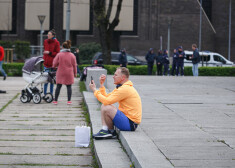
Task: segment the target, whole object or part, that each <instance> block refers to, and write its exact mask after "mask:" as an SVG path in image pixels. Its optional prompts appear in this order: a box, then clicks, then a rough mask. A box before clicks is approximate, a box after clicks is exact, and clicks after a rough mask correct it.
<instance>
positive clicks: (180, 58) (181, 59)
mask: <svg viewBox="0 0 235 168" xmlns="http://www.w3.org/2000/svg"><path fill="white" fill-rule="evenodd" d="M176 54H177V57H178V66H177V69H176V75H177V76H179V75H181V76H184V58H185V53H184V51H183V47H182V46H179V47H178V51H177V53H176ZM179 71H180V72H179ZM179 73H180V74H179Z"/></svg>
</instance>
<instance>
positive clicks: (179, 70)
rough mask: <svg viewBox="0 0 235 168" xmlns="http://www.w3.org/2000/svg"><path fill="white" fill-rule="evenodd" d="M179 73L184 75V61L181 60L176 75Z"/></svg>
mask: <svg viewBox="0 0 235 168" xmlns="http://www.w3.org/2000/svg"><path fill="white" fill-rule="evenodd" d="M179 74H181V76H184V63H183V62H179V63H178V66H177V69H176V75H177V76H178V75H179Z"/></svg>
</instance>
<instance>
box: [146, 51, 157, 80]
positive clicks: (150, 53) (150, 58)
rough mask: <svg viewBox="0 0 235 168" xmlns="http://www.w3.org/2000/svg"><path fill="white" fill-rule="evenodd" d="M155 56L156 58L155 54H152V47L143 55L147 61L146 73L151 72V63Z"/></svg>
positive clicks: (150, 73)
mask: <svg viewBox="0 0 235 168" xmlns="http://www.w3.org/2000/svg"><path fill="white" fill-rule="evenodd" d="M155 58H156V54H154V52H153V48H150V49H149V51H148V53H147V55H146V56H145V59H146V61H147V63H148V75H152V74H153V64H154V60H155Z"/></svg>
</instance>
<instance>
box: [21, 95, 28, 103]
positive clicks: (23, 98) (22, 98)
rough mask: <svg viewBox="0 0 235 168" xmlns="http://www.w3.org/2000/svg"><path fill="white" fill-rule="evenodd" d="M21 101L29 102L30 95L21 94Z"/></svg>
mask: <svg viewBox="0 0 235 168" xmlns="http://www.w3.org/2000/svg"><path fill="white" fill-rule="evenodd" d="M20 101H21V102H22V103H27V102H28V97H27V95H22V96H20Z"/></svg>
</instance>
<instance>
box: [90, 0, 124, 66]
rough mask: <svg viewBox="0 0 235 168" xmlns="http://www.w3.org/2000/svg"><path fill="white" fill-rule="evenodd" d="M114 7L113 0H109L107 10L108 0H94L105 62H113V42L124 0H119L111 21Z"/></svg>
mask: <svg viewBox="0 0 235 168" xmlns="http://www.w3.org/2000/svg"><path fill="white" fill-rule="evenodd" d="M112 8H113V0H109V5H108V9H107V10H106V0H93V9H94V15H95V19H96V25H97V27H98V30H99V37H100V44H101V47H102V52H103V60H104V64H110V63H111V43H112V39H113V32H114V29H115V27H116V26H117V25H118V23H119V16H120V12H121V8H122V0H118V5H117V11H116V14H115V17H114V19H113V20H112V22H110V16H111V12H112Z"/></svg>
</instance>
